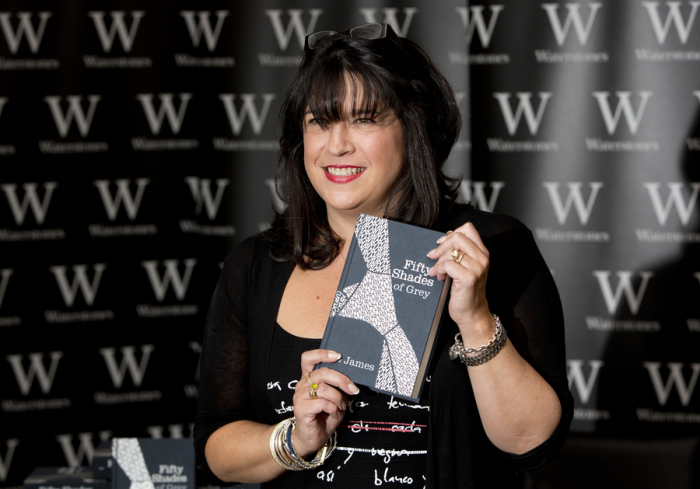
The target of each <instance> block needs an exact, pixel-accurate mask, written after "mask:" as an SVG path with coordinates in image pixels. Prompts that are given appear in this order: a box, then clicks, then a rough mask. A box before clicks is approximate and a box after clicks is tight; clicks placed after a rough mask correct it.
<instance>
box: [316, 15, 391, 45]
mask: <svg viewBox="0 0 700 489" xmlns="http://www.w3.org/2000/svg"><path fill="white" fill-rule="evenodd" d="M339 34H343V35H346V36H350V37H359V38H361V39H383V38H385V37H393V38H396V37H397V36H396V33H395V32H394V30H393V29H392V28H391V26H390V25H389V24H384V23H379V22H373V23H371V24H362V25H358V26H357V27H353V28H352V29H348V30H347V31H318V32H314V33H312V34H309V35H308V36H306V41H305V42H304V51H309V50H312V49H316V46H317V45H318V42H319V41H320V40H321V39H323V38H325V37H328V36H337V35H339Z"/></svg>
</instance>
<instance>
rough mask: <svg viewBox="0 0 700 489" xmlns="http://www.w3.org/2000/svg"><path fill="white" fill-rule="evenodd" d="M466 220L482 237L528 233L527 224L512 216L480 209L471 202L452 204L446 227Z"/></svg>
mask: <svg viewBox="0 0 700 489" xmlns="http://www.w3.org/2000/svg"><path fill="white" fill-rule="evenodd" d="M468 222H471V223H472V224H473V225H474V227H476V229H477V231H479V234H480V235H481V237H482V238H490V237H494V236H497V235H499V234H503V233H518V234H519V233H525V234H530V230H529V229H528V228H527V226H525V224H523V223H522V222H521V221H519V220H518V219H516V218H515V217H513V216H509V215H507V214H496V213H493V212H487V211H482V210H479V209H477V208H476V207H474V206H473V205H471V204H453V205H452V207H451V208H450V211H449V213H448V219H447V229H456V228H458V227H459V226H462V225H463V224H466V223H468Z"/></svg>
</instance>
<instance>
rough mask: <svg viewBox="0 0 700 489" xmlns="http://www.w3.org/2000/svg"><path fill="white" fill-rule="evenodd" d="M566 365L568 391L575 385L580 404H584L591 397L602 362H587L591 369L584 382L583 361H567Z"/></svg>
mask: <svg viewBox="0 0 700 489" xmlns="http://www.w3.org/2000/svg"><path fill="white" fill-rule="evenodd" d="M566 364H567V365H568V366H569V373H568V374H567V377H568V379H569V389H571V386H572V385H575V386H576V392H578V397H579V399H580V400H581V403H582V404H586V403H587V402H588V400H589V399H590V397H591V393H592V392H593V386H595V382H596V380H597V379H598V372H600V369H601V367H602V366H603V365H604V362H602V361H601V360H589V361H588V365H589V366H590V367H591V373H590V374H589V375H588V380H586V376H585V375H584V373H583V360H567V361H566Z"/></svg>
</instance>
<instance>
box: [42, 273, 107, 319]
mask: <svg viewBox="0 0 700 489" xmlns="http://www.w3.org/2000/svg"><path fill="white" fill-rule="evenodd" d="M71 268H72V270H73V280H72V281H70V282H69V279H68V274H67V271H68V267H67V266H64V265H60V266H53V267H50V268H49V270H50V271H51V273H53V274H54V277H55V278H56V283H57V285H58V288H59V290H60V291H61V297H62V298H63V302H64V303H65V305H66V307H67V308H72V307H73V305H74V304H75V301H76V299H77V297H78V291H80V292H81V294H82V297H83V299H84V302H85V305H86V306H87V307H92V305H93V303H94V302H95V296H96V295H97V289H98V287H99V286H100V281H101V279H102V273H103V272H104V270H105V269H106V268H107V265H106V264H105V263H96V264H94V265H92V272H93V276H92V280H90V279H89V278H88V266H87V265H84V264H83V265H73V266H72V267H71ZM44 318H45V319H46V322H47V323H76V322H86V321H90V322H91V321H107V320H110V319H113V318H114V312H113V311H111V310H87V311H70V312H66V311H58V310H47V311H44Z"/></svg>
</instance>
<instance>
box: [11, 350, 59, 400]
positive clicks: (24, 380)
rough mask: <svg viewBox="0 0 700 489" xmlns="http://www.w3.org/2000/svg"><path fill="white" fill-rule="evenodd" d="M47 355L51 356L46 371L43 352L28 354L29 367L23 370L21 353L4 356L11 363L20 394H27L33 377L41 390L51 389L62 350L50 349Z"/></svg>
mask: <svg viewBox="0 0 700 489" xmlns="http://www.w3.org/2000/svg"><path fill="white" fill-rule="evenodd" d="M49 356H50V357H51V365H50V366H49V369H48V372H47V370H46V367H45V366H44V354H43V353H30V354H29V368H28V369H27V370H25V369H24V366H23V365H22V359H23V355H8V356H7V357H5V358H7V361H8V362H10V365H12V370H13V372H14V374H15V379H17V384H18V385H19V390H20V391H21V392H22V395H24V396H26V395H28V394H29V391H30V390H31V388H32V384H33V383H34V379H35V378H36V379H37V380H38V381H39V387H40V388H41V392H43V393H44V394H48V393H49V392H50V391H51V386H52V385H53V379H54V377H55V376H56V370H57V369H58V362H59V360H61V358H62V357H63V352H61V351H52V352H50V353H49Z"/></svg>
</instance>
